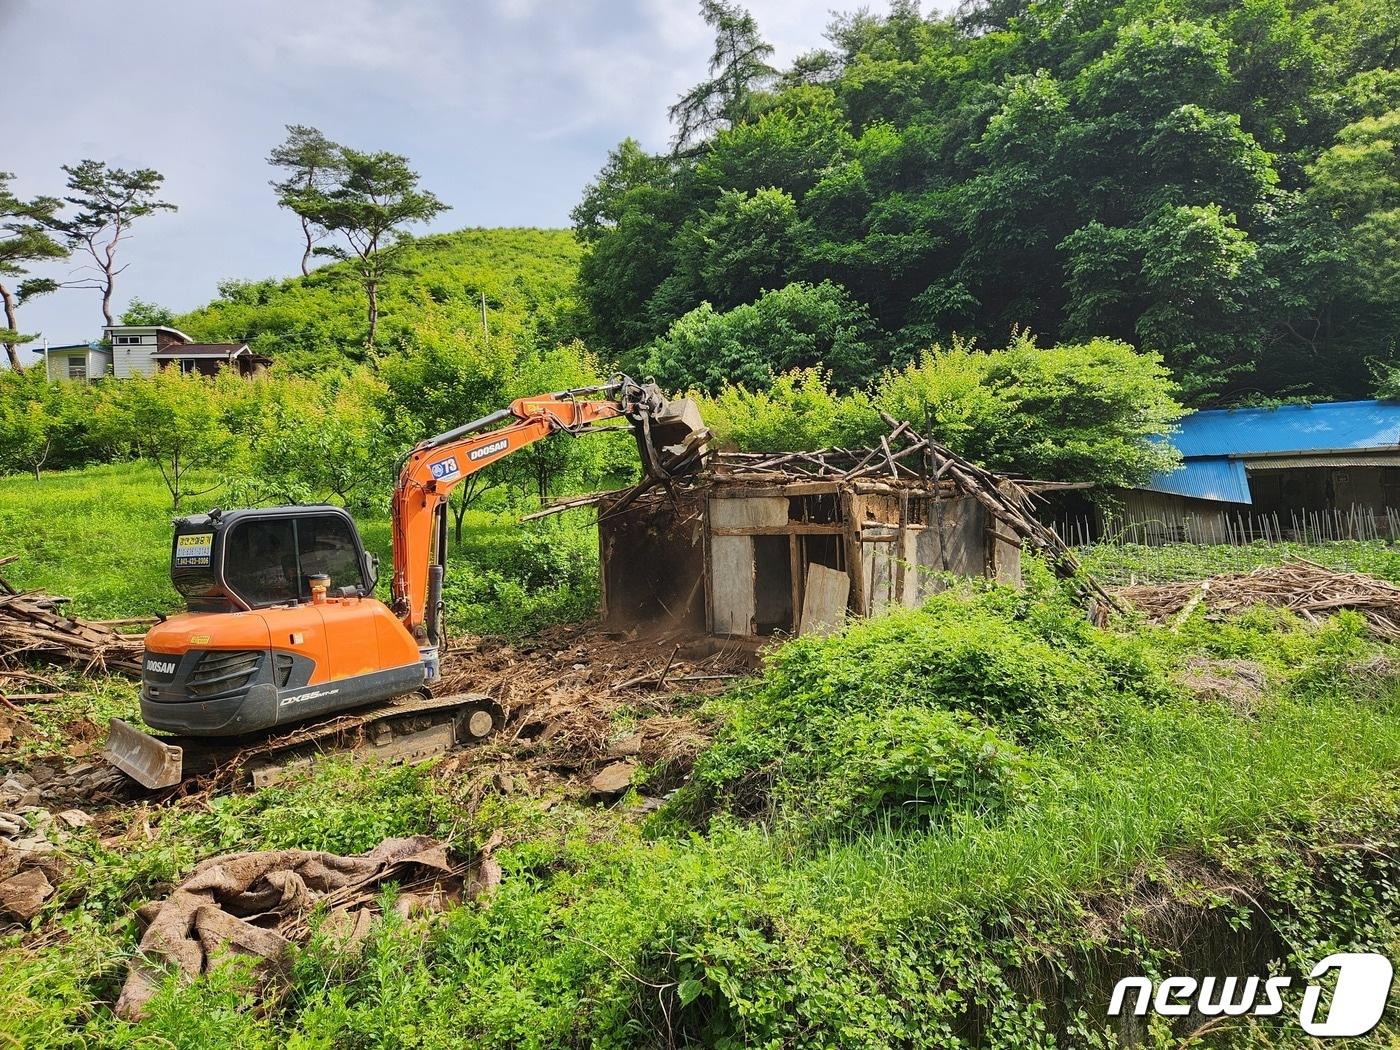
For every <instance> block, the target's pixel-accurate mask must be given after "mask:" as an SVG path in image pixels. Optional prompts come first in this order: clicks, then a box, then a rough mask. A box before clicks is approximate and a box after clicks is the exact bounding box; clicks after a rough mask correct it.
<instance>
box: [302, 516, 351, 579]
mask: <svg viewBox="0 0 1400 1050" xmlns="http://www.w3.org/2000/svg"><path fill="white" fill-rule="evenodd" d="M297 552H298V554H299V555H300V557H301V580H300V581H299V583H300V586H301V594H302V597H309V596H310V594H311V585H310V583H309V582H308V580H309V578H310V577H312V576H314V575H316V574H317V573H325V574H326V575H327V576H329V577H330V578H331V587H332V589H335V590H339V589H340V588H341V587H359V586H361V585H362V584H363V578H362V576H361V571H362V570H361V565H360V551H359V546H358V545H357V544H356V543H355V533H354V531H353V530H352V529H351V527H350V523H349V522H348V521H346V520H345V519H344V518H341V517H333V516H331V515H318V516H316V517H309V518H299V519H297Z"/></svg>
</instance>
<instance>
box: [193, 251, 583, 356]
mask: <svg viewBox="0 0 1400 1050" xmlns="http://www.w3.org/2000/svg"><path fill="white" fill-rule="evenodd" d="M578 258H579V246H578V244H577V242H576V241H575V240H574V237H573V234H571V233H569V232H568V231H565V230H540V229H495V230H488V229H473V230H461V231H459V232H457V233H449V234H441V235H437V236H432V237H423V238H421V239H418V240H415V241H413V242H412V243H411V244H410V245H409V247H408V248H407V250H406V251H405V252H404V254H403V256H402V258H401V265H400V268H399V271H398V272H397V273H394V274H392V275H391V276H390V277H388V278H387V279H386V281H385V282H384V284H383V286H382V287H381V289H380V311H381V313H380V336H379V345H380V346H381V347H383V348H390V349H392V348H393V347H394V346H396V345H406V344H407V345H411V344H412V343H414V342H415V341H422V340H428V339H432V338H434V337H435V336H447V335H450V334H451V333H453V332H472V333H476V332H479V331H480V330H481V299H482V296H483V295H484V296H485V298H486V307H487V318H488V322H489V324H490V326H491V332H492V335H493V337H506V336H518V335H526V336H539V337H542V338H544V339H545V340H546V341H561V340H567V339H569V338H572V337H573V335H574V333H575V331H576V329H577V305H576V303H575V300H574V298H573V286H574V277H575V273H576V270H577V266H578ZM175 323H176V325H177V326H178V327H179V328H180V329H182V330H183V331H185V332H188V333H189V334H190V335H192V336H194V337H195V338H196V339H198V340H209V341H220V340H246V341H247V342H248V343H249V345H250V346H252V347H253V349H255V350H257V351H259V352H260V353H265V354H267V355H268V356H270V357H272V358H274V359H276V360H279V361H282V362H284V363H286V364H288V365H291V366H293V367H295V368H296V369H297V370H300V371H310V370H314V369H315V368H318V367H322V366H325V365H329V364H334V363H336V362H337V360H339V359H342V358H344V357H349V358H351V359H359V358H360V357H362V356H363V353H364V341H365V331H366V323H365V308H364V291H363V289H362V288H361V286H360V284H359V282H358V280H357V278H356V277H355V274H354V273H353V271H352V270H351V269H350V268H349V266H347V265H346V264H343V263H336V264H333V265H330V266H325V267H322V268H321V269H318V270H316V271H314V272H313V273H312V274H311V275H310V276H309V277H293V278H288V279H286V280H282V281H276V280H270V279H269V280H265V281H226V282H224V283H223V284H222V285H221V286H220V297H219V298H218V299H216V300H214V302H212V303H210V304H209V305H208V306H204V307H201V308H200V309H198V310H194V311H191V312H190V313H188V314H184V315H183V316H181V317H178V318H177V319H176V322H175Z"/></svg>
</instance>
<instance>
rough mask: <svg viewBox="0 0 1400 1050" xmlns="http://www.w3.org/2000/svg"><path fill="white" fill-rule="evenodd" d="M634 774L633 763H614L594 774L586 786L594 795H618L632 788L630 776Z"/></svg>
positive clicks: (635, 767)
mask: <svg viewBox="0 0 1400 1050" xmlns="http://www.w3.org/2000/svg"><path fill="white" fill-rule="evenodd" d="M636 772H637V764H636V763H635V762H629V761H625V760H624V761H622V762H614V763H613V764H612V765H610V766H604V767H603V769H602V770H601V771H600V772H598V773H597V774H595V775H594V777H593V779H592V781H590V782H589V785H588V786H589V787H590V788H591V789H592V791H593V793H594V794H596V795H620V794H622V793H623V792H624V791H626V790H627V789H628V788H629V787H631V786H632V775H633V774H634V773H636Z"/></svg>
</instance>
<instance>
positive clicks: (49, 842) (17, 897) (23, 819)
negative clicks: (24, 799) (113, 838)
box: [0, 806, 68, 925]
mask: <svg viewBox="0 0 1400 1050" xmlns="http://www.w3.org/2000/svg"><path fill="white" fill-rule="evenodd" d="M51 835H52V838H51V837H50V836H51ZM64 838H67V831H66V830H64V827H57V826H55V819H54V816H53V814H51V813H49V812H48V811H47V810H45V809H40V808H39V807H38V806H27V807H25V808H23V809H22V810H19V811H17V812H9V811H2V812H0V925H4V924H8V923H28V922H29V920H31V919H32V918H34V916H35V915H37V914H39V911H40V909H41V908H43V906H44V904H45V903H46V902H47V901H48V899H49V898H50V897H52V896H53V894H54V892H55V888H56V887H57V886H58V884H59V883H60V882H62V881H63V878H64V876H65V875H66V874H67V870H68V862H67V861H66V860H65V859H64V858H63V856H62V855H60V854H59V852H58V847H57V845H56V844H55V843H54V841H53V839H64Z"/></svg>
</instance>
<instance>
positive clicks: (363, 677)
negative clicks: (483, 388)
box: [104, 376, 707, 788]
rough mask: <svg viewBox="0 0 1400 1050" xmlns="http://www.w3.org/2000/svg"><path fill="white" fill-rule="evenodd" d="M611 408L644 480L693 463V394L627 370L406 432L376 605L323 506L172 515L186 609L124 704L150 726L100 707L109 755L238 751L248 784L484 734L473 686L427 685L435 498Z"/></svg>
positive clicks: (364, 569) (204, 756)
mask: <svg viewBox="0 0 1400 1050" xmlns="http://www.w3.org/2000/svg"><path fill="white" fill-rule="evenodd" d="M618 417H622V418H624V419H626V421H627V422H628V423H629V424H630V426H631V429H632V431H633V433H634V435H635V437H636V439H637V448H638V452H639V454H640V456H641V459H642V466H643V471H644V473H645V474H646V475H647V476H648V477H649V478H650V479H652V480H655V481H660V482H663V483H664V482H666V481H668V480H669V479H671V478H674V477H678V476H680V475H683V474H685V473H687V472H689V471H691V470H693V469H695V468H696V466H697V465H698V464H699V462H700V460H701V458H702V456H703V454H704V449H705V440H706V437H707V432H706V431H705V429H704V427H703V425H702V423H701V420H700V415H699V411H698V409H696V407H695V404H694V403H693V402H691V401H689V400H680V401H668V400H667V399H666V398H665V397H664V396H662V394H661V392H660V390H658V389H657V387H656V386H655V384H653V383H646V384H640V383H637V382H635V381H633V380H631V379H629V378H627V377H626V376H617V377H615V378H614V380H613V381H612V382H610V383H608V384H607V385H605V386H599V387H589V388H585V389H579V390H565V391H560V392H558V393H553V394H544V395H541V396H538V397H526V398H520V399H519V400H516V401H514V402H512V403H511V404H510V406H509V407H507V408H503V409H501V410H500V411H498V412H493V413H492V414H490V415H488V416H484V417H483V418H481V419H477V420H474V421H473V422H470V423H467V424H465V425H463V426H460V427H457V428H456V429H454V430H450V431H448V432H446V433H444V434H439V435H438V436H437V437H433V438H429V439H428V440H426V441H423V442H420V443H419V444H418V445H416V446H415V447H414V448H413V449H412V450H411V451H409V452H408V453H407V455H405V456H404V457H403V459H402V460H401V461H400V463H399V469H398V478H397V482H396V484H395V486H394V494H393V508H392V509H393V519H392V520H393V530H392V534H393V558H394V565H393V579H392V581H391V586H390V593H391V596H392V598H391V605H385V604H384V603H383V602H381V601H379V600H378V599H377V598H375V597H374V587H375V583H376V577H377V575H378V564H377V561H376V559H375V558H374V556H373V555H371V554H369V553H367V552H366V551H365V549H364V545H363V543H362V542H361V540H360V535H359V532H358V530H357V529H356V528H355V523H354V521H353V519H351V517H350V515H349V514H347V513H346V512H345V511H344V510H343V509H341V508H339V507H332V506H295V507H272V508H262V509H245V510H222V511H221V510H212V511H210V512H209V513H208V514H200V515H196V516H192V517H187V518H181V519H178V520H177V521H176V522H175V535H174V540H173V544H172V549H171V565H170V574H171V579H172V580H173V582H174V584H175V588H176V590H178V591H179V592H180V594H181V595H182V596H183V597H184V599H185V603H186V609H187V611H186V612H184V613H182V614H180V615H177V616H172V617H171V618H169V619H167V620H165V621H163V622H162V623H159V624H157V625H156V626H154V627H152V628H151V630H150V631H149V633H148V634H147V635H146V639H145V654H144V657H143V660H142V677H141V718H142V720H143V721H144V722H145V723H146V725H147V726H149V727H150V728H152V729H154V730H156V731H158V732H159V733H160V734H162V735H155V734H151V733H146V732H143V731H142V730H140V729H137V728H136V727H135V726H132V725H131V724H129V723H127V722H125V721H123V720H121V719H113V720H112V724H111V731H110V733H109V736H108V741H107V747H106V749H105V752H104V753H105V756H106V757H107V759H108V761H110V762H111V763H112V764H113V765H115V766H116V767H117V768H118V769H120V770H122V771H123V772H124V773H126V774H127V775H128V776H130V777H132V778H133V779H135V780H136V781H138V782H139V783H141V784H143V785H145V786H146V787H148V788H162V787H169V786H172V785H174V784H177V783H179V782H180V781H181V780H182V779H184V778H185V777H186V776H187V775H190V774H191V773H201V772H206V771H209V770H211V769H216V768H218V767H219V766H220V765H221V764H222V763H225V762H227V761H228V760H229V756H231V755H238V756H240V761H244V760H245V758H246V765H247V768H248V771H249V772H250V773H251V774H252V778H253V781H254V783H255V784H257V783H260V782H270V781H271V780H273V779H276V777H277V776H278V775H280V773H279V772H278V771H279V770H282V769H284V768H285V767H286V766H287V765H288V764H289V763H292V762H296V761H302V760H309V757H310V756H311V755H312V754H314V753H315V752H318V751H322V750H325V749H327V747H342V746H353V747H356V748H368V749H370V750H373V751H375V752H378V753H381V754H383V755H385V756H387V757H391V758H394V759H398V760H415V759H418V758H421V757H426V756H427V755H431V754H435V753H438V752H441V751H443V750H446V749H448V748H450V747H453V746H456V745H458V744H463V743H471V742H474V741H478V740H481V739H484V738H486V737H488V736H489V735H490V734H491V733H492V732H494V731H495V730H496V729H497V728H499V727H500V724H501V721H502V714H501V710H500V708H499V706H498V705H497V704H496V703H495V702H494V701H493V700H492V699H491V698H490V697H489V696H485V695H483V694H477V693H463V694H454V695H447V696H440V695H435V692H434V687H435V686H436V685H437V683H438V682H439V679H440V675H441V655H442V652H443V648H444V646H445V645H446V637H445V628H444V618H443V597H442V587H443V576H444V572H445V569H446V561H447V499H448V496H449V495H450V494H451V492H452V490H453V489H454V488H455V487H456V486H457V485H459V484H460V483H461V482H463V481H464V480H466V479H467V478H469V477H470V476H471V475H472V474H474V473H476V472H477V471H479V470H482V469H485V468H486V467H489V466H491V465H492V464H495V463H497V462H499V461H500V460H502V459H504V458H506V457H507V456H510V455H511V454H512V453H514V452H518V451H520V450H521V449H523V448H526V447H527V446H529V445H531V444H533V443H535V442H537V441H540V440H542V439H544V438H548V437H550V436H551V435H554V434H558V433H561V432H562V433H564V434H569V435H579V434H583V433H586V432H589V431H591V430H596V429H602V428H600V427H599V426H598V424H600V423H603V422H605V421H607V420H610V419H615V418H618ZM608 429H613V428H608ZM247 756H251V757H247Z"/></svg>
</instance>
